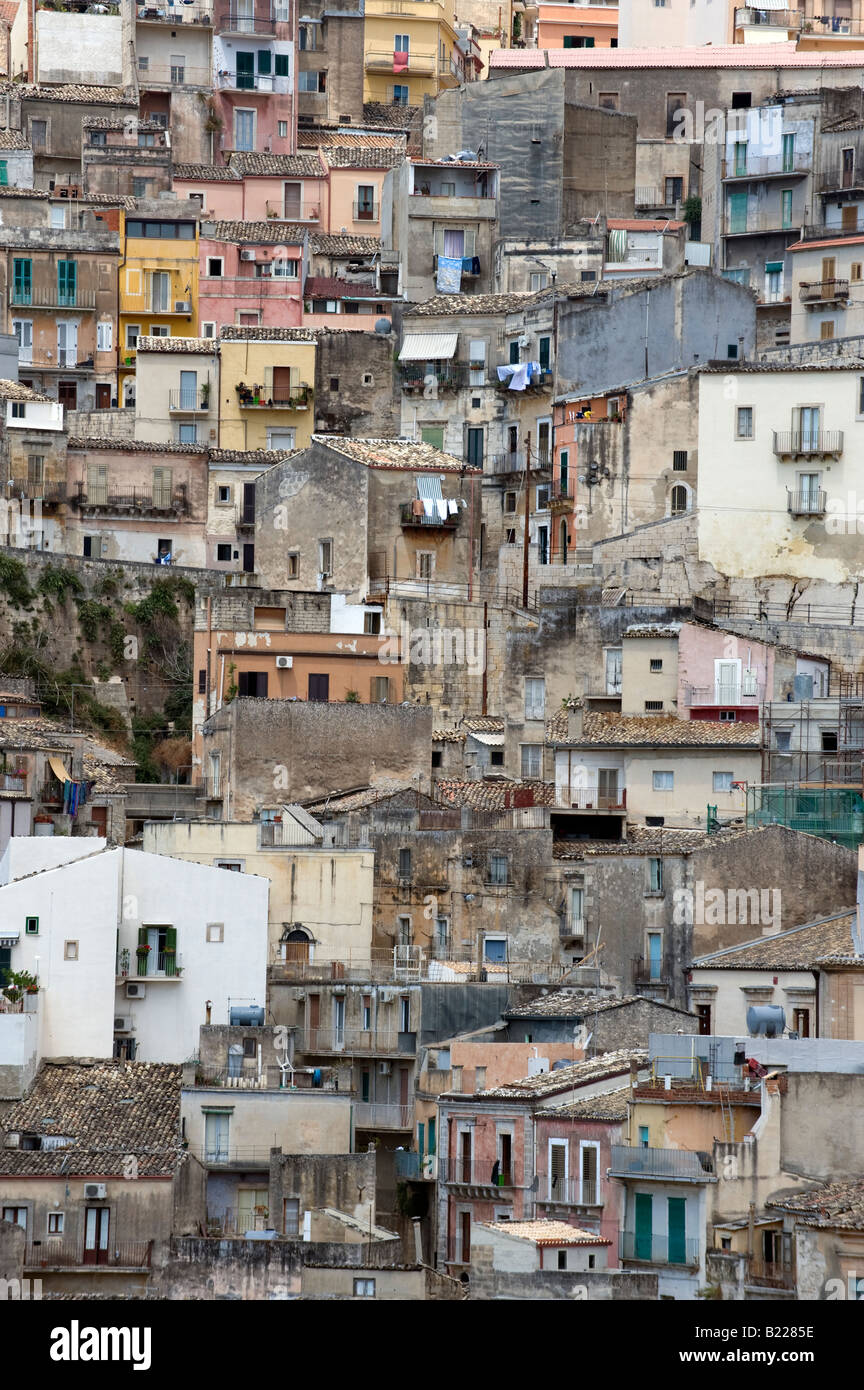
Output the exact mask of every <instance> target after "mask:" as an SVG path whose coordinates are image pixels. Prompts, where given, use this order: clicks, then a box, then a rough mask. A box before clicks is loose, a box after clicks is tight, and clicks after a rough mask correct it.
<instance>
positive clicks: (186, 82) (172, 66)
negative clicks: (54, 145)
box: [86, 58, 213, 159]
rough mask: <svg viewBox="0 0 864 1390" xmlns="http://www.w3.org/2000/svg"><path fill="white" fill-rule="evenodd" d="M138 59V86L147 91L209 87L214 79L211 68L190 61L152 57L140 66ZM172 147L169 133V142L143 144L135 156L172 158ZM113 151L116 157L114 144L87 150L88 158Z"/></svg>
mask: <svg viewBox="0 0 864 1390" xmlns="http://www.w3.org/2000/svg"><path fill="white" fill-rule="evenodd" d="M138 61H139V68H138V72H137V78H138V86H139V88H140V89H141V90H142V91H145V92H146V91H152V90H153V88H155V87H209V86H210V85H211V83H212V81H213V73H212V72H211V70H210V68H200V67H191V66H190V65H189V63H183V64H177V63H156V62H154V61H153V59H152V58H150V59H148V61H147V66H146V67H145V68H142V67H140V63H141V62H142V59H140V58H139V60H138ZM133 138H134V137H133ZM133 148H134V145H133ZM170 148H171V146H170V135H169V137H168V142H167V143H165V144H162V145H156V146H152V145H143V146H142V147H141V148H140V149H136V150H135V156H136V157H137V156H139V155H142V154H143V155H145V156H147V155H156V154H161V155H163V156H165V158H166V159H170ZM112 153H113V155H114V157H115V158H116V149H115V147H114V146H112V145H102V146H96V147H95V148H93V147H91V148H90V149H88V150H87V151H86V155H87V158H88V159H89V158H90V157H91V155H93V154H97V155H100V154H101V155H105V156H106V157H108V156H109V155H112Z"/></svg>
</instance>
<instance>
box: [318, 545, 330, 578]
mask: <svg viewBox="0 0 864 1390" xmlns="http://www.w3.org/2000/svg"><path fill="white" fill-rule="evenodd" d="M318 573H319V574H320V575H321V576H322V578H324V579H328V578H329V577H330V575H332V573H333V542H332V541H329V540H328V541H319V542H318Z"/></svg>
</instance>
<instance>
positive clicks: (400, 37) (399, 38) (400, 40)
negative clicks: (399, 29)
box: [393, 34, 411, 53]
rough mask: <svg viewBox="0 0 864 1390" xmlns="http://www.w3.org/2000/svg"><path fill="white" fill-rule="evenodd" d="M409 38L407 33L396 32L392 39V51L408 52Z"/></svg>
mask: <svg viewBox="0 0 864 1390" xmlns="http://www.w3.org/2000/svg"><path fill="white" fill-rule="evenodd" d="M410 42H411V40H410V37H409V35H408V34H397V35H396V36H395V38H394V40H393V52H394V53H408V52H409V44H410Z"/></svg>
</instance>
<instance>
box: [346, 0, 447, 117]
mask: <svg viewBox="0 0 864 1390" xmlns="http://www.w3.org/2000/svg"><path fill="white" fill-rule="evenodd" d="M365 16H366V17H365V21H364V26H363V36H364V37H363V50H364V51H363V66H364V79H363V100H364V101H384V102H394V101H395V102H399V103H401V104H403V105H406V106H422V105H423V98H424V97H425V96H437V94H438V92H440V91H442V90H444V89H445V88H447V87H457V86H458V85H459V83H460V81H464V80H465V74H464V70H463V57H462V54H461V53H460V52H459V50H458V48H457V47H456V37H457V36H456V30H455V27H454V26H455V22H456V20H455V9H454V6H453V4H452V3H450V0H445V3H444V4H438V3H436V0H366V11H365ZM406 94H407V95H406Z"/></svg>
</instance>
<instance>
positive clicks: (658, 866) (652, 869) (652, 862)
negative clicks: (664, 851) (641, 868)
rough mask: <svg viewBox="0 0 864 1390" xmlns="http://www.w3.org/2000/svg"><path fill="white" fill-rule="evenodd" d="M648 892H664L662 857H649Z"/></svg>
mask: <svg viewBox="0 0 864 1390" xmlns="http://www.w3.org/2000/svg"><path fill="white" fill-rule="evenodd" d="M648 892H649V893H662V892H663V860H662V859H649V860H648Z"/></svg>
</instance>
